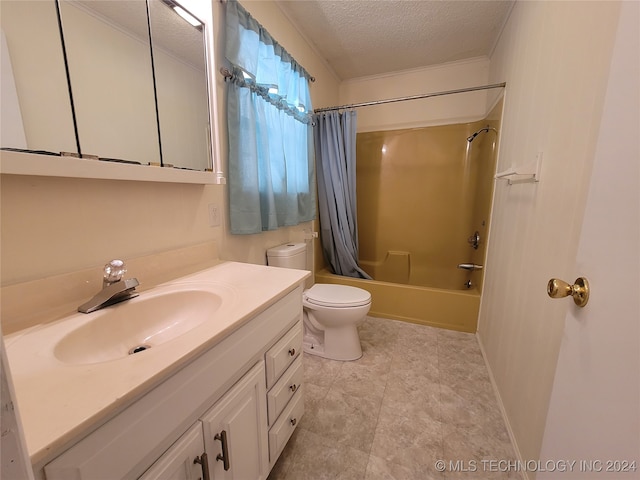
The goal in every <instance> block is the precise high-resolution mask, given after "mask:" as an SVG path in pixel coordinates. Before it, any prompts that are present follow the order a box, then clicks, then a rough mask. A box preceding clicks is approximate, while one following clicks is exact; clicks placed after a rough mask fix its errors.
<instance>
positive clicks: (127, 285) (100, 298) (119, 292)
mask: <svg viewBox="0 0 640 480" xmlns="http://www.w3.org/2000/svg"><path fill="white" fill-rule="evenodd" d="M126 272H127V267H126V266H125V264H124V262H123V261H122V260H111V261H110V262H109V263H107V264H106V265H105V266H104V270H103V276H102V290H100V292H98V294H97V295H96V296H94V297H93V298H92V299H91V300H89V301H88V302H87V303H83V304H82V305H80V306H79V307H78V311H79V312H80V313H91V312H95V311H96V310H100V309H101V308H105V307H108V306H109V305H113V304H116V303H120V302H123V301H125V300H129V299H131V298H134V297H137V296H138V292H136V291H135V289H136V287H137V286H138V285H140V283H139V282H138V280H137V279H135V278H127V279H125V280H123V279H122V276H123V275H124V274H125V273H126Z"/></svg>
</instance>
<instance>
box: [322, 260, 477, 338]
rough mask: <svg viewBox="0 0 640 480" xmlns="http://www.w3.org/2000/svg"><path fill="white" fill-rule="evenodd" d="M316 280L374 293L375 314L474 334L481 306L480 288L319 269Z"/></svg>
mask: <svg viewBox="0 0 640 480" xmlns="http://www.w3.org/2000/svg"><path fill="white" fill-rule="evenodd" d="M316 281H317V282H322V283H335V284H339V285H349V286H352V287H358V288H362V289H364V290H367V291H368V292H369V293H371V312H370V314H371V315H373V316H379V317H383V318H392V319H395V320H403V321H405V322H410V323H417V324H421V325H430V326H432V327H440V328H446V329H450V330H458V331H460V332H469V333H474V332H475V331H476V323H477V320H478V309H479V308H480V292H479V291H478V289H477V288H472V289H470V290H469V289H458V290H445V289H442V288H429V287H422V286H416V285H406V284H401V283H389V282H378V281H372V280H364V279H359V278H348V277H341V276H339V275H333V274H332V273H331V272H329V271H328V270H326V269H324V270H320V271H317V272H316Z"/></svg>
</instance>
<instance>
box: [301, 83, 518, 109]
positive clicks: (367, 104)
mask: <svg viewBox="0 0 640 480" xmlns="http://www.w3.org/2000/svg"><path fill="white" fill-rule="evenodd" d="M506 86H507V84H506V82H502V83H494V84H492V85H481V86H479V87H469V88H458V89H456V90H446V91H444V92H435V93H424V94H421V95H411V96H409V97H398V98H389V99H387V100H374V101H372V102H362V103H352V104H351V105H340V106H338V107H325V108H317V109H315V110H314V111H313V113H321V112H331V111H334V110H348V109H351V108H359V107H370V106H372V105H382V104H384V103H394V102H404V101H407V100H419V99H421V98H429V97H440V96H442V95H452V94H454V93H465V92H475V91H477V90H490V89H492V88H503V87H506Z"/></svg>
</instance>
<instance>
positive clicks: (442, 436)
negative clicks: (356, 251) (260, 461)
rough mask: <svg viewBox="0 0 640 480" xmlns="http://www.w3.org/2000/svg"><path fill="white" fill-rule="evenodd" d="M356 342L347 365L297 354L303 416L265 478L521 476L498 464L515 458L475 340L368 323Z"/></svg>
mask: <svg viewBox="0 0 640 480" xmlns="http://www.w3.org/2000/svg"><path fill="white" fill-rule="evenodd" d="M360 341H361V343H362V349H363V356H362V358H360V359H359V360H357V361H355V362H337V361H332V360H326V359H323V358H320V357H316V356H312V355H305V357H304V373H305V390H304V398H305V415H304V417H303V418H302V421H301V422H300V425H299V428H297V429H296V432H295V433H294V435H293V436H292V438H291V440H290V441H289V444H288V445H287V447H286V448H285V450H284V451H283V453H282V455H281V456H280V458H279V460H278V462H277V463H276V465H275V466H274V468H273V470H272V472H271V474H270V475H269V479H268V480H322V479H340V480H347V479H348V480H379V479H386V480H392V479H396V480H414V479H415V480H417V479H420V480H430V479H438V480H448V479H466V480H475V479H482V480H485V479H486V480H489V479H520V478H521V476H520V474H519V473H517V472H514V471H507V472H504V470H508V469H507V468H503V467H502V466H501V465H504V464H503V463H502V464H501V463H498V461H502V460H504V461H507V460H511V461H513V460H514V458H515V455H514V452H513V448H512V446H511V442H510V440H509V436H508V433H507V430H506V428H505V425H504V422H503V419H502V416H501V414H500V410H499V407H498V404H497V401H496V398H495V394H494V392H493V389H492V386H491V382H490V380H489V375H488V372H487V369H486V366H485V364H484V360H483V358H482V354H481V353H480V347H479V346H478V342H477V339H476V337H475V335H472V334H467V333H459V332H452V331H448V330H441V329H437V328H431V327H425V326H421V325H413V324H410V323H405V322H399V321H394V320H387V319H381V318H374V317H367V319H366V320H365V322H364V323H363V324H362V326H361V327H360ZM436 460H444V461H445V466H446V467H447V468H446V469H445V471H444V472H439V471H438V470H437V468H436ZM483 460H484V462H483ZM456 465H457V468H455V466H456ZM456 470H457V471H456ZM473 470H475V472H474V471H473Z"/></svg>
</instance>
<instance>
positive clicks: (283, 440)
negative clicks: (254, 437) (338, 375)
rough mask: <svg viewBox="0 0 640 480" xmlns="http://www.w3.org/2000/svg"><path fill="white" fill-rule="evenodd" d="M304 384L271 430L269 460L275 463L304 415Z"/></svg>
mask: <svg viewBox="0 0 640 480" xmlns="http://www.w3.org/2000/svg"><path fill="white" fill-rule="evenodd" d="M303 394H304V385H302V386H301V387H300V388H299V389H298V390H297V391H296V393H295V395H294V396H293V398H292V399H291V402H289V405H287V408H285V409H284V412H282V415H280V418H278V421H277V422H276V423H275V424H274V425H273V427H271V430H269V462H270V463H271V464H273V463H275V461H276V460H277V459H278V456H279V455H280V453H281V452H282V449H283V448H284V446H285V445H286V444H287V442H288V441H289V438H290V437H291V434H293V431H294V430H295V429H296V426H297V425H298V422H300V419H301V418H302V415H304V395H303Z"/></svg>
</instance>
